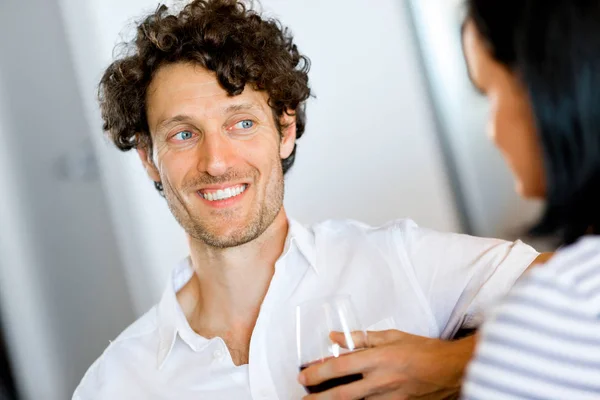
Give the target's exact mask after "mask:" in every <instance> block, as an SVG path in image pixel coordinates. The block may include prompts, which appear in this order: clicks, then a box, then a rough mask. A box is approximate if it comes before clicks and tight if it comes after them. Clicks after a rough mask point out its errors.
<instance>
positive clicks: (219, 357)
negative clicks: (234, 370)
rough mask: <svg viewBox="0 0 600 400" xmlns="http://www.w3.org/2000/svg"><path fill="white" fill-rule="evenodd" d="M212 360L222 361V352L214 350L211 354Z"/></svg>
mask: <svg viewBox="0 0 600 400" xmlns="http://www.w3.org/2000/svg"><path fill="white" fill-rule="evenodd" d="M213 358H214V359H215V360H222V359H223V351H222V350H215V352H214V353H213Z"/></svg>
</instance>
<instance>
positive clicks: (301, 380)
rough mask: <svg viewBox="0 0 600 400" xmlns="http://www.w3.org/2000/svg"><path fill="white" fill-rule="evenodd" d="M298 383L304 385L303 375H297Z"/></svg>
mask: <svg viewBox="0 0 600 400" xmlns="http://www.w3.org/2000/svg"><path fill="white" fill-rule="evenodd" d="M298 382H299V383H300V384H301V385H304V384H305V383H306V378H305V377H304V375H303V374H300V375H298Z"/></svg>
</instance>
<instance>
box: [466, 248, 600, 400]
mask: <svg viewBox="0 0 600 400" xmlns="http://www.w3.org/2000/svg"><path fill="white" fill-rule="evenodd" d="M463 398H464V399H469V400H512V399H515V400H516V399H556V400H566V399H569V400H571V399H577V400H578V399H581V400H588V399H590V400H591V399H595V400H598V399H600V239H598V238H589V239H585V240H582V241H580V242H579V243H578V244H577V245H575V246H572V247H570V248H568V249H565V250H564V251H561V252H560V253H559V254H557V255H556V256H555V257H554V258H553V260H552V261H551V262H550V263H548V265H546V266H542V267H539V268H536V269H535V270H534V271H532V272H531V273H530V274H529V275H528V276H527V277H524V278H523V279H522V280H521V282H519V284H518V285H517V286H515V288H514V290H513V291H512V292H511V293H510V294H509V295H508V296H507V298H506V299H505V301H504V302H503V304H502V305H501V306H500V307H498V309H497V310H496V311H495V313H494V315H493V316H492V317H491V318H490V320H489V321H488V322H487V323H486V324H485V326H484V329H483V330H482V337H481V342H480V344H479V345H478V348H477V351H476V355H475V358H474V359H473V362H472V363H471V365H470V367H469V371H468V374H467V377H466V380H465V384H464V387H463Z"/></svg>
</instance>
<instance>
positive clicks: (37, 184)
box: [0, 0, 543, 400]
mask: <svg viewBox="0 0 600 400" xmlns="http://www.w3.org/2000/svg"><path fill="white" fill-rule="evenodd" d="M157 4H158V3H157V1H156V0H86V1H81V0H3V1H2V2H0V182H1V185H0V328H1V329H0V399H1V400H5V399H25V400H29V399H35V400H38V399H45V400H54V399H56V400H64V399H69V398H70V397H71V394H72V392H73V390H74V388H75V386H76V385H77V384H78V382H79V381H80V380H81V378H82V376H83V374H84V372H85V371H86V370H87V368H88V367H89V366H90V364H91V363H92V362H93V361H94V360H95V359H96V358H97V357H98V356H100V354H101V353H102V351H103V349H104V348H105V347H106V346H107V345H108V344H109V340H112V339H114V338H115V337H116V336H117V335H118V333H119V332H121V331H122V330H123V329H124V328H125V327H126V326H127V325H129V324H130V323H131V322H133V321H134V320H135V318H137V317H138V316H140V315H142V314H143V313H144V312H145V311H146V310H148V309H149V308H150V307H151V306H152V305H153V304H154V303H156V302H157V301H158V299H159V298H160V295H161V293H162V290H163V288H164V287H165V285H166V282H167V276H168V274H169V271H170V269H171V268H172V267H173V266H174V263H175V262H177V261H178V260H179V259H180V258H182V257H183V256H185V255H186V246H187V244H186V240H185V237H184V235H183V232H182V231H181V229H180V228H179V226H178V225H177V224H176V223H175V221H174V220H173V219H172V217H171V215H170V213H169V211H168V209H167V207H166V204H165V202H164V200H163V199H162V198H161V197H159V196H158V195H157V194H156V192H155V190H154V188H153V186H152V184H151V182H150V181H149V180H148V178H147V177H146V175H145V173H144V171H143V169H142V168H141V165H140V164H139V162H138V160H137V156H136V155H135V154H134V153H131V154H123V153H120V152H118V151H117V150H115V149H113V148H112V146H111V145H110V144H109V143H108V142H107V141H106V140H105V138H104V137H103V135H102V130H101V121H100V116H99V111H98V108H97V103H96V91H97V89H96V88H97V83H98V81H99V78H100V76H101V74H102V72H103V69H104V68H105V67H106V66H107V65H108V64H109V62H110V61H111V59H112V54H113V48H114V46H115V44H117V43H118V42H120V41H122V40H124V39H127V38H130V37H131V36H132V34H133V28H134V24H135V21H136V20H138V19H139V17H141V16H143V15H144V14H145V13H147V12H149V11H152V10H154V9H155V8H156V6H157ZM167 4H170V3H169V2H167ZM262 7H263V9H264V12H265V14H266V15H268V16H273V17H278V18H280V19H281V20H282V21H283V23H284V24H286V25H288V26H289V27H291V29H292V31H293V32H294V34H295V37H296V40H297V43H298V46H299V48H300V50H301V51H302V52H303V53H305V54H306V55H308V56H309V57H310V59H311V60H312V70H311V73H310V78H311V81H312V84H311V86H312V88H313V90H314V93H315V94H316V98H315V99H311V100H310V101H309V104H308V127H307V133H306V136H305V137H303V138H302V139H301V141H300V142H299V146H298V158H297V162H296V165H295V166H294V168H293V169H292V170H291V171H290V173H289V175H288V177H287V186H286V191H287V193H286V207H287V210H288V213H289V214H290V215H291V216H292V217H294V218H296V219H298V220H300V221H301V222H304V223H311V222H315V221H318V220H322V219H326V218H353V219H358V220H361V221H364V222H367V223H370V224H380V223H383V222H384V221H386V220H389V219H393V218H401V217H409V218H412V219H414V220H415V221H416V222H417V223H419V224H420V225H422V226H426V227H430V228H435V229H438V230H443V231H459V232H465V233H470V234H475V235H480V236H495V237H502V238H507V239H514V238H516V237H522V236H523V232H525V231H526V228H527V227H528V226H529V224H531V222H532V221H534V220H535V219H536V217H537V215H538V214H539V212H540V207H541V205H540V204H532V203H525V202H523V201H522V200H519V199H518V198H517V196H516V195H515V194H514V193H513V183H512V179H511V177H510V174H509V172H508V171H507V169H506V167H505V166H504V164H503V163H502V161H501V159H500V156H499V154H498V153H497V152H496V150H495V149H493V147H492V145H491V144H490V143H488V141H487V138H486V136H485V118H486V112H487V110H486V102H485V101H484V99H482V98H480V97H479V95H477V94H476V93H475V91H474V90H473V89H472V87H471V85H470V83H469V81H468V78H467V75H466V72H465V66H464V61H463V58H462V54H461V44H460V24H461V21H462V12H463V6H462V1H461V0H414V1H412V0H377V1H376V2H375V1H371V0H327V1H322V0H263V1H262ZM540 246H543V243H542V244H540Z"/></svg>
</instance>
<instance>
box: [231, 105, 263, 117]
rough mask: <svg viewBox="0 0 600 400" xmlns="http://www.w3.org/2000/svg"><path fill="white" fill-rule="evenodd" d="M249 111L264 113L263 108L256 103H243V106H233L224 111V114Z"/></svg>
mask: <svg viewBox="0 0 600 400" xmlns="http://www.w3.org/2000/svg"><path fill="white" fill-rule="evenodd" d="M247 110H259V111H262V107H260V106H259V105H258V104H256V103H241V104H232V105H230V106H228V107H226V108H224V109H223V114H230V113H234V112H237V111H247Z"/></svg>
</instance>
